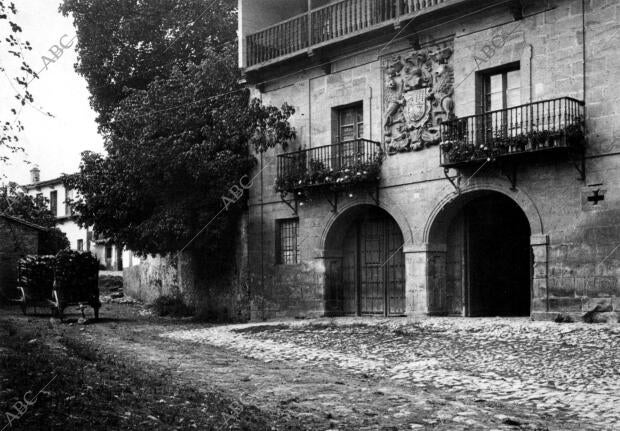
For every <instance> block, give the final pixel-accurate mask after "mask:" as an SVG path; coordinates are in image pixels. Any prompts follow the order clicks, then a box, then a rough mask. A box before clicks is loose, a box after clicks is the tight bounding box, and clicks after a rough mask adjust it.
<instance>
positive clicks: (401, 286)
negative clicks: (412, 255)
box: [325, 205, 405, 316]
mask: <svg viewBox="0 0 620 431" xmlns="http://www.w3.org/2000/svg"><path fill="white" fill-rule="evenodd" d="M403 243H404V240H403V235H402V232H401V230H400V228H399V226H398V224H397V223H396V221H395V220H394V219H393V218H392V217H391V216H390V215H389V214H388V213H387V212H385V211H384V210H382V209H381V208H378V207H374V206H370V205H360V206H357V207H354V208H352V209H350V210H348V211H346V212H345V213H343V214H341V215H340V216H339V217H338V219H337V220H336V221H335V222H334V224H333V225H332V227H331V229H330V231H329V233H328V235H327V240H326V262H327V268H326V269H327V277H326V292H325V306H326V314H328V315H380V316H397V315H404V314H405V258H404V254H403Z"/></svg>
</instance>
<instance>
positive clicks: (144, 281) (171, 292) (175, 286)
mask: <svg viewBox="0 0 620 431" xmlns="http://www.w3.org/2000/svg"><path fill="white" fill-rule="evenodd" d="M173 260H174V259H171V258H170V257H162V256H156V257H151V256H149V257H147V258H146V259H145V260H144V261H143V262H141V263H140V264H139V265H135V266H132V267H130V268H125V269H124V270H123V289H124V293H125V294H126V295H128V296H131V297H132V298H135V299H139V300H140V301H143V302H146V303H148V304H151V303H153V302H154V301H155V300H156V299H157V298H160V297H162V296H177V295H178V294H179V292H180V291H179V281H178V271H177V266H176V264H174V263H173Z"/></svg>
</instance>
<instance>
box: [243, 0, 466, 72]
mask: <svg viewBox="0 0 620 431" xmlns="http://www.w3.org/2000/svg"><path fill="white" fill-rule="evenodd" d="M462 2H463V0H341V1H337V2H330V3H329V4H327V5H325V6H322V7H318V8H313V9H311V10H309V11H307V12H305V13H302V14H299V15H296V16H293V17H291V18H289V19H287V20H285V21H281V22H278V23H277V24H274V25H271V26H269V27H266V28H263V29H262V30H260V31H258V32H256V33H252V34H249V35H247V36H246V38H245V45H246V47H245V55H246V58H245V63H246V64H245V68H246V70H252V69H258V68H260V67H264V66H267V65H269V64H272V63H276V62H279V61H282V60H285V59H288V58H292V57H295V56H298V55H300V54H303V53H307V52H312V51H313V50H315V49H318V48H321V47H324V46H327V45H330V44H334V43H337V42H340V41H344V40H346V39H349V38H353V37H355V36H358V35H360V34H363V33H367V32H371V31H374V30H380V29H382V28H385V27H387V26H394V27H395V28H397V29H398V28H399V27H400V23H401V21H407V20H410V19H413V18H415V17H417V16H420V15H423V14H427V13H431V12H433V11H437V10H439V9H442V8H444V7H447V6H449V5H453V4H457V3H462ZM283 7H285V6H283Z"/></svg>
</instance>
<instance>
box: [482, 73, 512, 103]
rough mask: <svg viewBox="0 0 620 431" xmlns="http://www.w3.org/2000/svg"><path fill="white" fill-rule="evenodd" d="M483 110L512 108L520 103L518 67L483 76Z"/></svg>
mask: <svg viewBox="0 0 620 431" xmlns="http://www.w3.org/2000/svg"><path fill="white" fill-rule="evenodd" d="M483 85H484V112H490V111H497V110H499V109H506V108H512V107H514V106H519V105H520V104H521V71H520V70H519V69H513V70H505V71H503V72H498V73H493V74H487V75H485V76H484V84H483Z"/></svg>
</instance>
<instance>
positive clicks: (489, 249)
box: [429, 191, 532, 316]
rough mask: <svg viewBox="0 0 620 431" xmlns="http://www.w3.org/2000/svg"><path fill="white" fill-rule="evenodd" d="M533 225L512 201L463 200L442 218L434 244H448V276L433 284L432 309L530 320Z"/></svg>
mask: <svg viewBox="0 0 620 431" xmlns="http://www.w3.org/2000/svg"><path fill="white" fill-rule="evenodd" d="M530 234H531V232H530V224H529V221H528V219H527V217H526V216H525V214H524V212H523V211H522V210H521V208H520V207H519V206H518V205H517V204H516V203H515V202H514V201H513V200H512V199H510V198H509V197H508V196H506V195H504V194H502V193H499V192H493V191H476V192H471V193H467V194H465V195H462V196H461V197H460V198H458V199H456V200H455V201H453V202H452V203H450V204H449V205H448V206H447V208H445V209H444V211H442V213H441V214H440V215H439V216H438V218H437V220H436V222H435V223H434V225H433V227H432V230H431V238H432V241H433V242H437V243H443V244H445V245H446V253H445V257H444V265H445V273H444V274H443V277H442V276H438V277H437V280H432V279H431V280H429V290H430V291H429V310H430V311H431V312H435V313H437V314H452V315H464V316H529V315H530V303H531V280H532V252H531V246H530Z"/></svg>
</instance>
